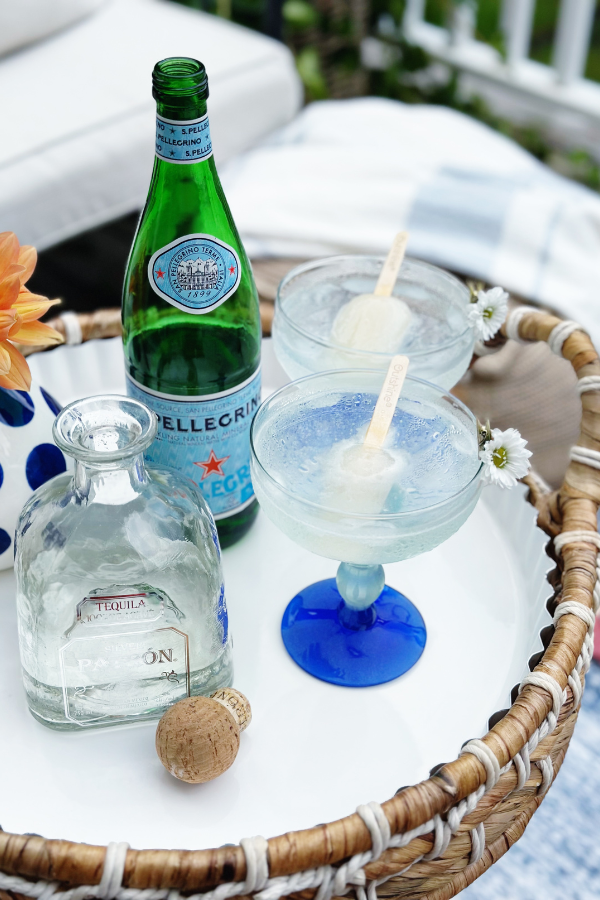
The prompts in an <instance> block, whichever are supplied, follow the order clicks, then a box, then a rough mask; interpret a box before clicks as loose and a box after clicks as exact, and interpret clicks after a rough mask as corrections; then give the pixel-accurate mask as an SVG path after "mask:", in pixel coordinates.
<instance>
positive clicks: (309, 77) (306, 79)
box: [296, 45, 328, 100]
mask: <svg viewBox="0 0 600 900" xmlns="http://www.w3.org/2000/svg"><path fill="white" fill-rule="evenodd" d="M296 67H297V69H298V73H299V75H300V78H301V79H302V83H303V84H304V87H305V88H306V91H307V94H308V99H310V100H324V99H325V98H326V97H327V96H328V91H327V82H326V81H325V78H324V76H323V71H322V69H321V60H320V59H319V54H318V52H317V48H316V47H312V46H310V45H309V46H306V47H303V49H302V50H300V51H299V53H298V54H297V56H296Z"/></svg>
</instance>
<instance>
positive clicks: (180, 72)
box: [152, 56, 208, 102]
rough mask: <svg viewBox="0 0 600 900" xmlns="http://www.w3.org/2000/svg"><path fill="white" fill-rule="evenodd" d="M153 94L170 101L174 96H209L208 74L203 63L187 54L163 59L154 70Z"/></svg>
mask: <svg viewBox="0 0 600 900" xmlns="http://www.w3.org/2000/svg"><path fill="white" fill-rule="evenodd" d="M152 96H153V97H154V99H155V100H159V101H163V102H168V100H170V99H173V98H183V97H197V96H199V97H200V99H202V100H206V99H207V97H208V76H207V74H206V69H205V68H204V66H203V64H202V63H201V62H200V61H199V60H197V59H191V58H190V57H187V56H170V57H168V58H167V59H161V60H160V62H157V63H156V65H155V66H154V70H153V72H152Z"/></svg>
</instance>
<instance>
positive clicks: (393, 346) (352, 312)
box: [331, 231, 411, 353]
mask: <svg viewBox="0 0 600 900" xmlns="http://www.w3.org/2000/svg"><path fill="white" fill-rule="evenodd" d="M407 241H408V232H406V231H400V232H399V233H398V234H397V235H396V237H395V238H394V242H393V244H392V246H391V248H390V252H389V253H388V255H387V259H386V261H385V262H384V264H383V268H382V270H381V272H380V274H379V278H378V279H377V284H376V285H375V290H374V292H373V293H372V294H359V295H358V296H356V297H353V298H352V300H350V301H349V302H348V303H346V304H344V306H342V307H341V309H340V310H339V311H338V314H337V316H336V317H335V319H334V322H333V325H332V327H331V340H332V341H334V342H335V343H336V344H340V345H341V346H343V347H349V348H351V349H354V350H371V351H375V352H379V353H394V351H396V350H398V348H399V346H400V343H401V341H402V338H403V337H404V335H405V334H406V331H407V329H408V326H409V325H410V320H411V312H410V309H409V307H408V305H407V304H406V303H405V302H404V300H400V299H399V298H398V297H392V296H391V294H392V291H393V289H394V285H395V284H396V279H397V277H398V271H399V269H400V266H401V265H402V260H403V259H404V253H405V251H406V243H407Z"/></svg>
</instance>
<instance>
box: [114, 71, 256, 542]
mask: <svg viewBox="0 0 600 900" xmlns="http://www.w3.org/2000/svg"><path fill="white" fill-rule="evenodd" d="M153 95H154V97H155V98H156V101H157V131H156V159H155V163H154V171H153V173H152V180H151V183H150V189H149V193H148V199H147V201H146V206H145V208H144V211H143V213H142V216H141V219H140V223H139V225H138V230H137V233H136V236H135V239H134V242H133V246H132V250H131V255H130V258H129V262H128V265H127V272H126V276H125V284H124V289H123V340H124V349H125V365H126V371H127V390H128V393H129V394H130V396H132V397H135V398H137V399H139V400H141V401H142V402H143V403H145V404H146V405H147V406H149V407H150V408H151V409H153V410H154V412H156V414H157V415H158V417H159V430H158V435H157V440H156V441H155V442H154V443H153V444H152V445H151V447H150V448H149V449H148V452H147V459H148V460H149V461H150V462H153V463H156V464H159V465H166V466H170V467H172V468H175V469H177V470H179V471H180V472H183V473H184V474H185V475H187V476H188V477H189V478H191V479H192V480H193V481H195V482H196V483H197V485H198V486H199V488H200V490H201V491H202V493H203V495H204V497H205V499H206V501H207V502H208V504H209V506H210V508H211V510H212V512H213V515H214V517H215V520H216V522H217V529H218V532H219V537H220V540H221V545H222V546H225V547H226V546H228V545H229V544H232V543H234V542H235V541H236V540H238V539H239V538H240V537H241V536H242V535H243V534H244V533H245V532H246V531H247V530H248V528H250V526H251V524H252V522H253V521H254V518H255V517H256V512H257V503H256V500H255V498H254V491H253V488H252V482H251V479H250V465H249V454H250V450H249V430H250V424H251V422H252V417H253V415H254V413H255V412H256V409H257V408H258V404H259V402H260V371H259V364H260V338H261V328H260V315H259V307H258V296H257V293H256V287H255V285H254V280H253V277H252V271H251V269H250V264H249V262H248V259H247V257H246V254H245V251H244V248H243V246H242V243H241V241H240V238H239V235H238V233H237V230H236V227H235V224H234V222H233V219H232V216H231V213H230V211H229V207H228V205H227V200H226V199H225V196H224V194H223V189H222V187H221V183H220V181H219V177H218V175H217V171H216V168H215V163H214V158H213V155H212V144H211V139H210V128H209V123H208V118H207V113H206V100H207V97H208V82H207V78H206V72H205V70H204V66H203V65H202V63H199V62H197V61H196V60H193V59H185V58H183V59H178V58H174V59H166V60H163V61H162V62H159V63H157V65H156V66H155V68H154V72H153Z"/></svg>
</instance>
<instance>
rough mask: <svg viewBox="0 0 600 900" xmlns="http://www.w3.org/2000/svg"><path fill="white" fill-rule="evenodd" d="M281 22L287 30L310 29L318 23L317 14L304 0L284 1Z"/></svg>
mask: <svg viewBox="0 0 600 900" xmlns="http://www.w3.org/2000/svg"><path fill="white" fill-rule="evenodd" d="M282 14H283V21H284V22H285V23H286V25H287V26H288V27H289V28H293V29H298V30H302V29H304V28H312V27H314V26H315V25H317V23H318V21H319V14H318V12H317V10H316V9H315V7H314V6H313V5H312V4H311V3H307V2H306V0H286V2H285V3H284V4H283V7H282Z"/></svg>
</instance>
